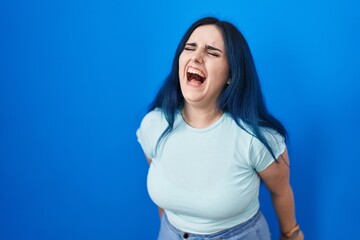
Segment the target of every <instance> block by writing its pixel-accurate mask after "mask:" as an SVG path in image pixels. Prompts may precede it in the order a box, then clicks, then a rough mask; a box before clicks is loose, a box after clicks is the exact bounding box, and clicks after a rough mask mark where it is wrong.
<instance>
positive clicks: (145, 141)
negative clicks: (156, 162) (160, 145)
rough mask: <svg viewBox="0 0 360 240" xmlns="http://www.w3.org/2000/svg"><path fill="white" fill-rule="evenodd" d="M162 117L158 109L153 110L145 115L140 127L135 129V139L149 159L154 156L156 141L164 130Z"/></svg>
mask: <svg viewBox="0 0 360 240" xmlns="http://www.w3.org/2000/svg"><path fill="white" fill-rule="evenodd" d="M163 122H164V118H163V117H162V114H161V112H160V110H154V111H152V112H149V113H148V114H146V115H145V117H144V118H143V120H142V121H141V124H140V127H139V128H138V129H137V131H136V136H137V140H138V142H139V143H140V145H141V148H142V149H143V151H144V153H145V155H146V156H147V157H149V158H151V159H153V158H154V157H155V149H156V145H157V141H158V139H159V137H160V136H161V134H162V132H163V131H164V129H165V128H164V127H163V126H162V125H164V123H163Z"/></svg>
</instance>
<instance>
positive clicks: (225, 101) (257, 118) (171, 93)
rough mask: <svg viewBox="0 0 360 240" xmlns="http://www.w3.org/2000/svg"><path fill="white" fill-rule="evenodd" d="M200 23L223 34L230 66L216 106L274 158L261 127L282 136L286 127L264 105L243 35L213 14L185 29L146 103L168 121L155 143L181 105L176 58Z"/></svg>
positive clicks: (250, 55) (172, 121)
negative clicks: (162, 79)
mask: <svg viewBox="0 0 360 240" xmlns="http://www.w3.org/2000/svg"><path fill="white" fill-rule="evenodd" d="M202 25H214V26H216V27H217V28H218V29H219V30H220V32H221V33H222V36H223V40H224V44H225V51H226V56H227V61H228V64H229V69H230V74H229V76H230V82H231V83H230V84H229V85H226V86H225V87H224V89H223V91H222V92H221V94H220V96H219V98H218V101H217V104H218V108H219V109H220V110H222V111H223V112H227V113H229V114H230V116H231V117H232V118H233V119H234V121H235V122H236V124H237V125H238V126H239V127H241V128H242V129H244V130H245V131H247V132H249V133H251V134H252V135H253V136H255V137H256V138H258V139H259V140H260V141H261V142H262V143H263V144H264V145H265V147H266V148H267V149H268V150H269V152H270V153H271V155H272V156H273V158H274V159H275V160H276V157H275V155H274V152H273V150H272V149H271V147H270V145H269V143H268V141H267V139H266V138H265V137H264V135H263V133H262V131H261V128H264V127H265V128H271V129H274V130H276V131H277V132H278V133H279V134H280V135H282V136H283V137H284V138H285V139H286V138H287V132H286V129H285V127H284V126H283V125H282V124H281V122H280V121H279V120H277V119H276V118H275V117H273V116H272V115H271V114H270V113H269V112H268V110H267V108H266V104H265V101H264V97H263V94H262V91H261V86H260V81H259V77H258V74H257V72H256V68H255V64H254V60H253V57H252V54H251V52H250V48H249V46H248V44H247V42H246V40H245V38H244V36H243V35H242V34H241V32H240V31H239V30H238V29H237V28H236V27H235V26H234V25H233V24H231V23H229V22H226V21H221V20H219V19H217V18H215V17H205V18H202V19H200V20H198V21H196V22H195V23H193V24H192V25H191V26H190V27H189V29H188V30H187V31H186V32H185V34H184V36H183V37H182V39H181V41H180V43H179V45H178V47H177V49H176V52H175V56H174V60H173V64H172V68H171V71H170V73H169V75H168V76H167V78H166V79H165V82H164V83H163V85H162V86H161V88H160V90H159V92H158V93H157V95H156V97H155V99H154V100H153V102H152V103H151V104H150V106H149V111H152V110H154V109H156V108H159V109H161V111H162V113H163V114H164V116H165V118H166V121H167V122H168V124H169V125H168V127H167V128H166V129H165V131H164V132H163V133H162V135H161V136H160V138H159V140H158V144H157V145H159V144H160V142H161V140H162V139H164V138H165V137H166V136H167V135H168V134H169V133H170V132H171V131H172V129H173V126H174V121H175V116H176V114H177V112H178V111H179V110H180V109H181V108H182V107H183V104H184V97H183V95H182V93H181V89H180V82H179V57H180V54H181V53H182V51H183V50H184V47H185V44H186V42H187V41H188V39H189V37H190V35H191V34H192V32H193V31H194V30H195V29H196V28H197V27H199V26H202ZM243 123H244V124H246V126H244V125H243Z"/></svg>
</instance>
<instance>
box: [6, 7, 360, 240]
mask: <svg viewBox="0 0 360 240" xmlns="http://www.w3.org/2000/svg"><path fill="white" fill-rule="evenodd" d="M206 15H216V16H218V17H220V18H224V19H226V20H229V21H231V22H233V23H235V24H236V25H237V26H238V27H239V28H240V29H241V30H242V32H243V33H244V35H245V37H246V38H247V40H248V42H249V45H250V47H251V49H252V52H253V55H254V58H255V62H256V65H257V69H258V72H259V75H260V78H261V81H262V85H263V90H264V93H265V97H266V101H267V104H268V106H269V108H270V109H271V111H272V113H274V114H275V115H276V116H277V117H278V118H279V119H280V120H282V121H283V122H284V124H285V125H286V127H287V128H288V130H289V132H290V136H291V141H290V142H289V150H290V158H291V162H292V185H293V188H294V192H295V197H296V204H297V205H296V206H297V216H298V221H299V223H300V225H301V227H302V228H303V230H304V232H305V234H306V237H307V238H306V239H327V240H328V239H355V238H356V237H357V236H358V233H357V230H358V228H359V226H360V220H359V214H360V206H359V203H360V190H359V170H358V169H359V168H360V157H359V153H358V152H359V149H360V144H359V142H360V141H359V133H360V127H359V123H360V106H359V105H360V99H359V92H360V81H359V80H360V70H359V69H360V47H359V43H360V31H359V30H360V29H359V26H360V3H359V2H358V1H355V0H342V1H340V0H337V1H311V0H303V1H285V0H274V1H264V0H263V1H261V0H255V1H202V2H200V1H188V0H184V1H178V2H175V1H174V2H173V3H170V2H169V1H163V2H161V1H149V2H148V3H147V2H145V1H144V2H137V1H124V3H123V2H121V1H101V0H90V1H84V0H82V1H70V0H66V1H53V2H50V1H45V0H44V1H38V0H37V1H19V0H17V1H16V0H1V2H0V114H1V115H0V123H1V125H0V141H1V142H0V239H4V240H7V239H9V240H12V239H36V240H41V239H155V238H156V234H157V231H158V227H159V219H158V215H157V209H156V207H155V206H154V204H153V203H152V202H151V200H150V199H149V197H148V194H147V191H146V174H147V167H148V166H147V163H146V161H145V159H144V157H143V153H142V151H141V149H140V147H139V145H138V144H137V141H136V137H135V131H136V129H137V127H138V126H139V123H140V121H141V118H142V116H143V115H144V114H145V112H146V108H147V104H148V103H149V102H150V101H151V99H152V98H153V97H154V94H155V93H156V91H157V89H158V88H159V86H160V84H161V82H162V81H163V79H164V77H165V76H166V75H167V73H168V71H169V69H170V66H171V61H172V58H173V54H174V52H175V48H176V46H177V44H178V42H179V40H180V38H181V36H182V35H183V33H184V32H185V30H186V28H187V27H188V26H189V25H190V24H191V23H192V22H194V21H195V20H197V19H198V18H200V17H203V16H206ZM261 201H262V209H263V212H264V213H265V215H266V217H267V219H268V221H269V225H270V228H271V231H272V232H273V236H274V239H277V238H278V235H279V234H278V225H277V222H276V217H275V215H274V212H273V210H272V207H271V202H270V199H269V195H268V193H267V192H266V190H265V189H262V190H261Z"/></svg>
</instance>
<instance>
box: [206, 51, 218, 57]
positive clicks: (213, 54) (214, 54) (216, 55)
mask: <svg viewBox="0 0 360 240" xmlns="http://www.w3.org/2000/svg"><path fill="white" fill-rule="evenodd" d="M208 54H210V55H212V56H214V57H219V56H220V55H219V54H217V53H212V52H208Z"/></svg>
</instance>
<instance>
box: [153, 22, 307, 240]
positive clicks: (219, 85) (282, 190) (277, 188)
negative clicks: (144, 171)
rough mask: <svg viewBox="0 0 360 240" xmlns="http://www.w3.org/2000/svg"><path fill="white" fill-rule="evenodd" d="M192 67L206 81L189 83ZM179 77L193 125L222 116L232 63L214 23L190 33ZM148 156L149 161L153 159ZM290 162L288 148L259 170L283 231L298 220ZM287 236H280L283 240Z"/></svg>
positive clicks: (184, 113) (203, 125) (202, 125)
mask: <svg viewBox="0 0 360 240" xmlns="http://www.w3.org/2000/svg"><path fill="white" fill-rule="evenodd" d="M215 49H216V50H215ZM189 68H192V69H196V70H197V71H201V72H202V73H203V74H204V75H205V76H206V81H205V82H204V83H203V84H201V85H196V84H190V83H189V81H188V79H187V71H188V69H189ZM179 79H180V87H181V91H182V93H183V96H184V99H185V102H184V107H183V109H182V112H181V113H182V116H183V118H184V120H185V121H186V122H187V123H188V124H189V125H190V126H192V127H195V128H206V127H208V126H210V125H211V124H212V123H214V122H215V121H216V120H218V119H219V118H220V117H221V115H222V114H223V112H222V111H221V110H219V109H217V106H216V100H217V98H218V97H219V95H220V93H221V91H222V89H223V88H224V87H225V85H226V84H229V65H228V62H227V56H226V54H225V46H224V41H223V38H222V35H221V32H220V31H219V30H218V29H217V28H216V27H215V26H214V25H204V26H200V27H198V28H197V29H195V30H194V32H193V33H192V34H191V36H190V37H189V39H188V41H187V44H186V46H185V48H184V50H183V52H182V53H181V55H180V57H179ZM146 159H147V161H148V163H149V164H150V163H151V159H150V158H148V157H146ZM289 165H290V163H289V157H288V153H287V150H285V151H284V153H282V154H281V155H280V156H279V158H278V161H277V162H273V163H272V164H271V165H270V166H269V167H267V168H266V169H265V170H263V171H262V172H259V173H258V175H259V177H260V178H261V179H262V181H263V182H264V184H265V185H266V187H267V188H268V190H269V191H270V194H271V199H272V203H273V205H274V209H275V212H276V214H277V217H278V221H279V225H280V230H281V232H283V233H288V232H289V231H291V230H292V229H293V228H294V226H295V225H296V223H297V222H296V218H295V203H294V195H293V191H292V188H291V186H290V169H289ZM162 213H163V209H161V208H159V214H160V216H161V215H162ZM285 239H286V238H283V237H281V240H285ZM292 239H293V240H302V239H304V235H303V233H302V232H301V231H300V233H299V234H298V235H297V236H296V237H294V238H292Z"/></svg>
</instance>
